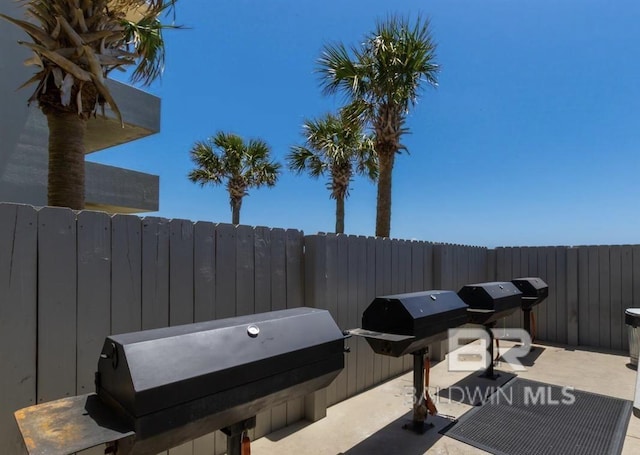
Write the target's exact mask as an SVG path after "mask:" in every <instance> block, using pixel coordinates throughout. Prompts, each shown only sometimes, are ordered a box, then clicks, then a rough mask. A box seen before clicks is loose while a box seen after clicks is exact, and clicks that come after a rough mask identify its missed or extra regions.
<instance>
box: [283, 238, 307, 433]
mask: <svg viewBox="0 0 640 455" xmlns="http://www.w3.org/2000/svg"><path fill="white" fill-rule="evenodd" d="M285 242H286V244H285V248H286V273H287V276H286V279H287V289H286V294H287V308H298V307H301V306H303V305H304V281H303V280H304V262H303V260H302V255H303V249H304V238H303V235H302V232H300V231H297V230H295V229H287V230H286V232H285ZM303 417H304V401H303V398H294V399H293V400H289V401H288V402H287V425H290V424H292V423H293V422H297V421H298V420H300V419H302V418H303Z"/></svg>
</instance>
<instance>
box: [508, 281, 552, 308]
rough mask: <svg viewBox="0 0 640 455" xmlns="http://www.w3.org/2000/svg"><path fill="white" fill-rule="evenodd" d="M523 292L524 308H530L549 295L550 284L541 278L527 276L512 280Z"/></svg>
mask: <svg viewBox="0 0 640 455" xmlns="http://www.w3.org/2000/svg"><path fill="white" fill-rule="evenodd" d="M511 282H512V283H513V284H515V285H516V287H517V288H518V289H519V290H520V292H522V309H523V310H529V309H531V307H533V306H535V305H538V304H539V303H541V302H542V301H543V300H544V299H546V298H547V296H548V295H549V286H548V285H547V283H545V282H544V281H543V280H542V279H541V278H538V277H526V278H516V279H514V280H511Z"/></svg>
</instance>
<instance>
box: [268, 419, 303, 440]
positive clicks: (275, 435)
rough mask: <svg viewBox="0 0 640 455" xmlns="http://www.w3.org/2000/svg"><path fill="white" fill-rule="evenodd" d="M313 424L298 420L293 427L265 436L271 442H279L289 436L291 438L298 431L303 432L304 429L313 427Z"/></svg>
mask: <svg viewBox="0 0 640 455" xmlns="http://www.w3.org/2000/svg"><path fill="white" fill-rule="evenodd" d="M312 423H313V422H310V421H308V420H298V421H297V422H294V423H292V424H291V425H287V426H286V427H284V428H280V429H279V430H276V431H274V432H272V433H269V434H267V435H265V436H264V437H265V438H267V439H268V440H269V441H273V442H278V441H280V440H281V439H284V438H286V437H287V436H291V435H292V434H293V433H295V432H296V431H300V430H302V429H303V428H304V427H307V426H309V425H311V424H312Z"/></svg>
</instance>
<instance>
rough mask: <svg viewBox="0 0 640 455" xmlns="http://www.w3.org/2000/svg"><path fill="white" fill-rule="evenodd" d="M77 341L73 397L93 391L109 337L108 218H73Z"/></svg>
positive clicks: (87, 215)
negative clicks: (75, 236) (75, 239)
mask: <svg viewBox="0 0 640 455" xmlns="http://www.w3.org/2000/svg"><path fill="white" fill-rule="evenodd" d="M77 229H78V232H77V235H78V241H77V242H78V243H77V244H78V259H77V260H78V310H77V315H78V335H77V336H78V340H77V378H76V384H77V389H76V394H78V395H83V394H85V393H90V392H93V391H95V385H94V380H95V377H94V373H95V370H96V364H97V359H98V356H99V355H100V352H101V350H102V345H103V343H104V339H105V338H106V337H107V335H109V334H110V333H111V287H110V284H109V283H110V281H111V218H109V215H107V214H106V213H100V212H88V211H83V212H80V213H79V214H78V217H77Z"/></svg>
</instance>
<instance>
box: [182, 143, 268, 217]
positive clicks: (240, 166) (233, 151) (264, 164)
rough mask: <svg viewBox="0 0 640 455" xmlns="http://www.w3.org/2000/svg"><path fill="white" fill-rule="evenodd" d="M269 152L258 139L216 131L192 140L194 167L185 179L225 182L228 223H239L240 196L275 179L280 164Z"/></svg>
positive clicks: (201, 181) (202, 183)
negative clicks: (227, 201)
mask: <svg viewBox="0 0 640 455" xmlns="http://www.w3.org/2000/svg"><path fill="white" fill-rule="evenodd" d="M270 153H271V151H270V149H269V146H268V145H267V144H266V143H265V142H264V141H262V140H259V139H251V140H249V142H248V143H246V144H245V142H244V141H243V140H242V138H241V137H240V136H237V135H235V134H227V133H223V132H218V133H217V134H216V135H215V136H214V137H213V138H209V139H207V140H206V141H200V142H196V143H195V144H194V146H193V147H192V148H191V152H190V154H191V160H192V161H193V162H194V164H195V165H196V168H195V169H194V170H192V171H191V172H189V180H191V181H192V182H193V183H199V184H200V186H204V185H206V184H211V185H221V184H222V183H223V182H225V181H226V186H227V191H228V192H229V201H230V204H231V213H232V221H231V222H232V223H233V224H240V207H241V206H242V198H243V197H245V196H248V195H249V192H248V191H247V190H248V189H249V188H259V187H261V186H265V185H266V186H268V187H273V186H274V185H275V184H276V181H277V180H278V175H279V172H280V167H281V166H280V164H279V163H276V162H275V161H270V160H269V155H270Z"/></svg>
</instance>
